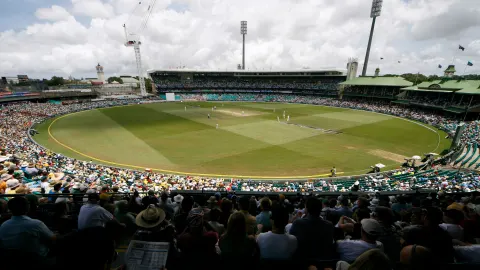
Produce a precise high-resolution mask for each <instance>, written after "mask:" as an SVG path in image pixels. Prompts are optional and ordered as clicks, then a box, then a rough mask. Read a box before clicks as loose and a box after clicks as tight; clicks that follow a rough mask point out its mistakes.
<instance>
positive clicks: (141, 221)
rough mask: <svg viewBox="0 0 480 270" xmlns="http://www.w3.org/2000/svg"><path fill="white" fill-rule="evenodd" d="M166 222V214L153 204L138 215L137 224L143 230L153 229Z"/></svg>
mask: <svg viewBox="0 0 480 270" xmlns="http://www.w3.org/2000/svg"><path fill="white" fill-rule="evenodd" d="M164 220H165V212H164V211H163V210H162V209H160V208H157V207H155V205H153V204H151V205H149V206H148V207H147V209H145V210H143V211H142V212H140V213H139V214H138V215H137V218H136V221H135V223H136V224H137V226H139V227H142V228H153V227H155V226H157V225H158V224H160V223H162V222H163V221H164Z"/></svg>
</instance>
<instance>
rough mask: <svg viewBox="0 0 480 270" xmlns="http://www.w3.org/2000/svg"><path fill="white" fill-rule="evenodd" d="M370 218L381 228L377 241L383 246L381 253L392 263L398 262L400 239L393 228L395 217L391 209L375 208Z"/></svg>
mask: <svg viewBox="0 0 480 270" xmlns="http://www.w3.org/2000/svg"><path fill="white" fill-rule="evenodd" d="M372 218H373V219H375V220H376V221H378V223H380V225H381V226H382V233H381V235H380V236H379V237H378V238H377V240H378V241H380V242H381V243H382V244H383V249H384V250H383V251H384V252H385V254H387V256H388V257H389V258H390V260H391V261H392V262H396V261H398V260H399V257H398V256H399V254H400V250H401V246H400V240H401V237H400V233H399V232H397V229H396V227H395V226H394V218H395V216H394V214H393V211H392V209H390V208H388V207H385V206H377V207H376V208H375V211H374V212H373V213H372Z"/></svg>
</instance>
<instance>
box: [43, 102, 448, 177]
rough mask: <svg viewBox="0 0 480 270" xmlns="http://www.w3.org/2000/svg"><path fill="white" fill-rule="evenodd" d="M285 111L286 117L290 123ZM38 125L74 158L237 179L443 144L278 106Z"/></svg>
mask: <svg viewBox="0 0 480 270" xmlns="http://www.w3.org/2000/svg"><path fill="white" fill-rule="evenodd" d="M213 106H217V110H216V111H212V107H213ZM185 107H186V109H185ZM283 111H285V112H286V115H290V121H289V123H288V124H287V123H286V119H283V115H282V114H283ZM207 114H211V118H210V119H208V117H207ZM277 116H278V117H279V118H280V122H278V121H277ZM216 124H218V125H219V128H218V129H217V128H216ZM37 129H38V131H39V132H40V134H39V135H36V136H35V137H34V139H35V140H36V141H37V142H38V143H40V144H42V145H43V146H45V147H47V148H49V149H51V150H52V151H55V152H59V153H62V154H65V155H67V156H70V157H73V158H78V159H84V160H93V161H94V162H98V163H104V164H107V165H116V166H121V167H131V168H138V169H144V168H152V169H154V170H155V169H158V170H167V171H174V172H175V173H182V174H184V173H185V174H214V175H235V176H244V177H250V176H253V177H254V176H263V177H299V178H301V177H313V176H317V175H318V176H319V175H323V174H328V173H329V171H330V169H331V168H332V167H333V166H336V168H337V172H343V174H344V175H354V174H361V173H365V172H367V170H368V168H369V166H371V165H373V164H375V163H383V164H385V165H387V167H388V168H395V167H398V165H399V164H400V162H401V161H402V160H403V158H404V157H411V156H412V155H422V154H423V153H427V152H437V153H440V152H442V151H443V150H444V149H446V148H448V147H449V146H450V141H448V140H446V139H444V137H445V134H444V133H443V132H442V131H438V133H437V132H434V131H432V130H430V129H428V128H426V127H425V126H424V125H419V124H417V123H414V122H411V121H406V120H403V119H399V118H395V117H391V116H387V115H382V114H375V113H370V112H364V111H355V110H348V109H341V108H332V107H322V106H312V105H303V104H281V103H243V102H242V103H241V102H236V103H221V102H183V103H179V102H175V103H154V104H143V105H134V106H125V107H115V108H105V109H99V110H92V111H85V112H80V113H75V114H70V115H67V116H63V117H60V118H57V119H55V120H49V121H47V122H44V123H43V124H41V125H40V126H38V127H37ZM324 130H331V131H333V132H325V131H324ZM49 131H50V132H49ZM253 177H252V178H253Z"/></svg>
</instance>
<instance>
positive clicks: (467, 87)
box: [401, 80, 480, 95]
mask: <svg viewBox="0 0 480 270" xmlns="http://www.w3.org/2000/svg"><path fill="white" fill-rule="evenodd" d="M479 87H480V80H447V81H441V80H435V81H430V82H422V83H420V84H418V85H415V86H411V87H406V88H402V89H401V90H407V91H422V92H427V91H432V92H455V93H459V94H470V95H480V88H479Z"/></svg>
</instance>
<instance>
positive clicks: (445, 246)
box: [403, 207, 454, 263]
mask: <svg viewBox="0 0 480 270" xmlns="http://www.w3.org/2000/svg"><path fill="white" fill-rule="evenodd" d="M442 219H443V213H442V211H441V210H440V209H438V208H436V207H427V208H424V209H422V221H423V224H422V225H421V226H418V227H416V228H412V229H410V230H407V231H406V230H404V232H403V239H404V241H405V244H406V245H415V244H416V245H421V246H424V247H426V248H428V249H429V250H430V251H431V252H432V253H433V256H434V258H435V260H437V261H439V262H442V263H451V262H453V257H454V251H453V245H452V237H451V236H450V235H449V234H448V232H446V231H445V230H443V229H442V228H440V226H438V225H439V224H440V222H441V221H442Z"/></svg>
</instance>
